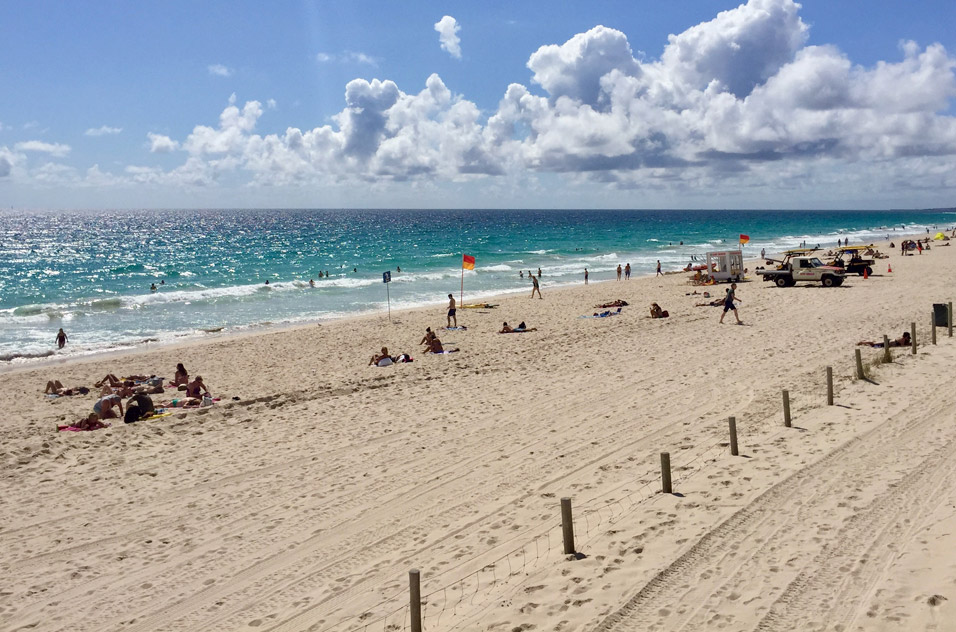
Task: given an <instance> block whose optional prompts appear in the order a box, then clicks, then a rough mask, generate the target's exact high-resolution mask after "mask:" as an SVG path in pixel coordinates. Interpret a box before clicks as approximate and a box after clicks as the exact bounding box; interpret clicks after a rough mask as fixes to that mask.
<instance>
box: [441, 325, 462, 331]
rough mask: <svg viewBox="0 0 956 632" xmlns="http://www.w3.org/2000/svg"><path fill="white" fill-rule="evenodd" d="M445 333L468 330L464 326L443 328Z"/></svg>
mask: <svg viewBox="0 0 956 632" xmlns="http://www.w3.org/2000/svg"><path fill="white" fill-rule="evenodd" d="M442 329H444V330H445V331H466V330H467V329H468V328H467V327H465V326H464V325H462V326H461V327H442Z"/></svg>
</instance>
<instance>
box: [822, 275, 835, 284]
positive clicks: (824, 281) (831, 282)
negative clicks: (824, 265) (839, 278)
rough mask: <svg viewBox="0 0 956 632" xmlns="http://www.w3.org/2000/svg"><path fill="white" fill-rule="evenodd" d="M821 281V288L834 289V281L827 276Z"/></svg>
mask: <svg viewBox="0 0 956 632" xmlns="http://www.w3.org/2000/svg"><path fill="white" fill-rule="evenodd" d="M821 280H822V281H823V287H834V286H835V285H837V284H836V279H834V278H833V277H832V276H830V275H829V274H828V275H826V276H825V277H823V279H821Z"/></svg>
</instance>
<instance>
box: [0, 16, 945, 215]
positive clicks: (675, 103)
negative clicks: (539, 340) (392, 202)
mask: <svg viewBox="0 0 956 632" xmlns="http://www.w3.org/2000/svg"><path fill="white" fill-rule="evenodd" d="M799 9H800V6H799V5H798V4H796V3H795V2H794V1H793V0H749V2H746V3H745V4H742V5H740V6H739V7H737V8H735V9H732V10H729V11H724V12H721V13H719V14H718V15H716V16H715V17H714V19H712V20H709V21H707V22H704V23H701V24H697V25H692V26H690V27H689V28H687V29H686V30H685V31H684V32H682V33H679V34H676V35H671V36H669V37H668V39H667V42H666V43H665V45H664V48H663V51H662V53H661V55H660V57H659V58H657V59H645V58H644V57H643V56H635V54H634V52H633V49H632V46H631V42H630V41H629V40H628V37H627V35H626V34H625V33H623V32H622V31H619V30H616V29H613V28H609V27H606V26H600V25H599V26H595V27H594V28H592V29H590V30H588V31H586V32H584V33H579V34H576V35H574V36H572V37H571V38H569V39H568V40H567V41H566V42H563V43H554V44H548V45H544V46H541V47H540V48H539V49H538V50H536V51H534V52H533V53H532V54H531V55H530V57H529V59H528V62H527V67H528V69H529V70H530V75H529V81H528V84H529V85H521V84H518V83H515V84H512V85H509V86H506V87H503V95H502V97H501V100H500V101H499V102H498V104H497V107H495V108H493V109H492V110H491V111H482V110H481V109H480V108H479V107H478V106H477V105H476V104H475V103H474V102H472V101H470V100H468V99H467V98H465V96H463V95H459V94H455V93H453V92H452V91H451V90H449V88H448V87H447V86H446V85H445V84H444V82H443V81H442V79H441V78H440V77H439V76H438V75H437V74H432V75H431V76H430V77H428V79H427V80H426V82H425V85H424V86H423V87H419V88H417V89H418V90H419V91H418V92H414V91H408V92H407V91H406V90H405V89H403V88H402V87H400V86H399V85H398V84H397V83H396V82H394V81H392V80H390V79H387V78H379V79H372V80H367V79H353V80H352V81H349V82H348V83H347V85H346V86H345V87H344V95H343V96H344V103H343V108H342V110H341V111H340V112H338V113H337V114H335V115H334V116H332V117H331V118H330V122H329V123H328V124H322V125H319V126H316V127H313V128H311V129H309V128H307V127H306V128H299V127H288V128H287V129H285V130H284V131H283V132H279V133H271V134H264V133H260V132H258V131H257V125H258V122H259V119H260V118H261V117H262V116H263V114H264V113H265V112H268V115H269V116H275V115H276V114H277V113H278V112H277V111H276V110H274V105H273V104H272V102H271V101H266V102H265V104H266V105H265V106H263V105H262V104H261V103H260V102H259V101H254V100H252V101H247V102H245V103H244V104H241V105H240V104H239V103H238V102H237V99H236V97H235V95H233V96H231V97H230V98H229V101H228V103H227V104H226V106H225V108H224V109H223V110H222V113H221V114H220V116H219V120H218V123H213V124H209V125H207V124H197V125H195V126H194V127H193V129H192V131H191V132H190V133H189V134H188V135H187V136H186V138H185V139H182V140H175V139H173V138H170V137H169V136H165V135H160V134H149V135H148V138H149V147H150V151H152V152H157V153H159V152H171V151H173V150H176V149H181V150H184V151H185V156H186V158H185V162H184V163H183V164H182V165H180V166H179V167H176V168H174V169H172V170H168V171H166V170H163V169H162V168H159V167H148V166H143V167H128V168H127V169H126V171H125V172H124V173H123V174H122V175H121V176H117V177H121V178H125V179H127V180H128V181H130V182H135V183H148V184H155V185H175V186H201V187H208V186H214V185H216V184H217V183H218V182H220V181H223V179H222V176H223V175H224V174H227V173H231V174H232V176H231V177H232V178H233V179H238V178H246V179H247V180H248V181H249V182H250V183H251V184H253V185H262V186H309V185H311V186H316V185H319V186H329V185H343V186H349V185H351V186H352V187H353V188H354V186H355V185H356V184H358V185H368V184H369V183H371V184H380V183H399V182H413V183H415V184H416V186H418V185H421V186H427V185H430V184H432V183H435V184H440V183H460V182H468V181H473V180H477V179H484V180H485V181H486V182H488V183H489V185H488V187H486V189H489V188H492V187H495V186H500V187H502V198H504V197H506V196H507V191H506V190H505V189H506V188H507V187H508V186H513V187H523V188H524V190H527V184H528V183H529V182H531V186H534V184H533V181H534V179H535V178H537V177H538V176H542V177H548V174H561V176H560V179H559V180H555V179H554V178H553V177H552V179H551V180H550V181H551V182H554V181H560V182H563V183H565V186H567V187H568V190H571V189H573V188H575V187H581V189H580V190H582V191H584V190H589V189H586V185H589V186H591V187H593V188H592V189H590V190H591V191H593V190H599V191H620V192H622V195H623V194H626V192H628V191H631V190H640V191H644V192H648V193H657V194H659V195H660V196H661V198H660V199H664V200H666V199H680V200H700V202H701V203H704V204H712V203H714V200H716V199H718V198H720V197H721V196H728V195H738V194H742V193H740V192H755V193H753V195H755V196H757V195H759V196H762V199H764V200H766V199H768V198H769V197H772V196H773V195H774V194H775V193H779V194H780V195H781V197H780V199H781V200H789V199H794V198H793V197H792V196H791V194H792V193H793V192H794V191H798V192H803V194H805V195H806V194H807V192H810V193H809V194H810V195H816V196H819V199H821V200H827V199H831V198H832V199H837V200H839V199H847V198H846V197H845V196H846V195H847V193H846V192H847V191H853V192H859V199H873V200H878V199H890V197H891V196H895V197H893V199H900V197H901V196H903V195H904V193H902V192H905V191H908V190H909V191H922V190H937V189H941V190H944V191H947V192H948V193H950V194H956V176H954V175H953V174H956V117H954V116H953V115H952V114H951V113H950V112H951V111H952V106H953V102H954V99H956V74H954V71H956V58H954V56H953V54H952V53H951V52H949V51H947V50H946V49H945V48H944V47H943V46H941V45H939V44H929V45H926V44H925V43H924V44H923V45H920V44H917V43H914V42H908V41H907V42H903V43H902V44H901V45H900V51H899V54H898V56H897V57H896V58H894V59H888V60H884V61H880V62H878V63H876V64H873V65H870V66H863V65H860V64H858V63H854V62H853V60H851V59H850V58H849V57H848V56H847V55H846V54H845V53H844V52H842V51H841V50H840V49H839V48H838V47H836V46H834V45H817V46H808V45H807V37H808V32H809V27H808V26H807V25H806V24H805V23H804V22H803V21H802V20H801V18H800V16H799ZM436 30H438V31H439V33H441V34H442V36H441V38H442V44H443V47H445V45H446V41H447V42H453V45H451V47H450V48H446V50H448V51H449V52H450V53H452V54H453V55H456V54H457V55H460V49H459V48H458V39H457V35H456V33H457V31H458V27H457V22H455V21H454V19H453V18H450V17H448V16H446V18H443V20H442V21H441V22H439V23H438V24H437V25H436ZM647 47H648V48H653V43H651V46H647ZM316 59H317V60H318V61H320V62H340V63H341V62H344V61H346V58H345V57H343V56H342V54H339V55H332V54H320V55H318V56H317V58H316ZM352 61H360V60H359V59H358V58H353V59H352ZM531 84H534V86H533V87H534V90H535V91H536V92H537V93H536V92H535V91H532V85H531ZM406 89H407V87H406ZM15 149H16V150H17V151H46V152H47V153H50V154H53V155H57V154H58V153H59V155H63V154H64V153H65V152H67V151H69V147H67V146H65V145H54V144H46V143H41V142H40V141H29V143H26V144H24V143H21V144H18V145H16V147H15ZM18 156H22V154H12V153H11V152H9V151H8V152H7V154H3V153H0V160H6V161H7V162H6V163H0V173H2V172H3V171H4V170H5V171H6V173H7V174H10V173H11V169H12V172H13V173H14V174H17V173H18V169H20V165H19V164H18V162H17V160H20V159H19V158H17V157H18ZM11 165H12V167H11ZM55 171H56V169H54V168H53V167H49V168H47V172H48V173H47V177H52V175H50V174H52V173H53V172H55ZM887 174H892V177H888V175H887ZM94 175H95V176H96V177H98V178H102V177H103V176H102V174H101V173H96V174H94ZM668 196H672V197H668ZM673 196H680V197H673ZM695 196H696V197H695ZM828 196H830V197H828ZM867 196H869V197H867ZM874 196H875V197H874ZM879 196H884V197H883V198H880V197H879Z"/></svg>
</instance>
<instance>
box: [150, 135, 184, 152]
mask: <svg viewBox="0 0 956 632" xmlns="http://www.w3.org/2000/svg"><path fill="white" fill-rule="evenodd" d="M146 137H147V138H148V139H149V151H150V152H152V153H154V154H168V153H169V152H171V151H175V150H177V149H179V143H178V142H176V141H174V140H173V139H172V138H170V137H169V136H164V135H163V134H154V133H152V132H150V133H148V134H146Z"/></svg>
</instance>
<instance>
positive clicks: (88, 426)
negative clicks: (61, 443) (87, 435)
mask: <svg viewBox="0 0 956 632" xmlns="http://www.w3.org/2000/svg"><path fill="white" fill-rule="evenodd" d="M108 425H109V424H105V423H103V422H102V421H100V419H99V417H97V416H96V413H90V414H89V416H88V417H85V418H83V419H81V420H79V421H77V422H75V423H73V424H70V425H68V426H60V425H58V426H57V427H56V429H57V431H60V430H99V429H100V428H105V427H107V426H108Z"/></svg>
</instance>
